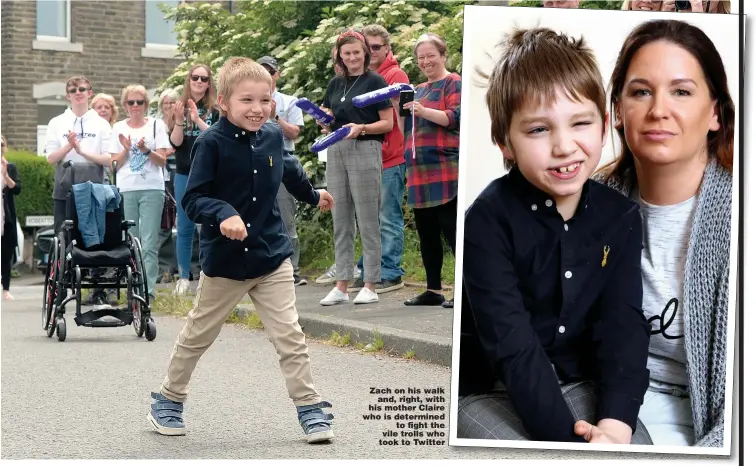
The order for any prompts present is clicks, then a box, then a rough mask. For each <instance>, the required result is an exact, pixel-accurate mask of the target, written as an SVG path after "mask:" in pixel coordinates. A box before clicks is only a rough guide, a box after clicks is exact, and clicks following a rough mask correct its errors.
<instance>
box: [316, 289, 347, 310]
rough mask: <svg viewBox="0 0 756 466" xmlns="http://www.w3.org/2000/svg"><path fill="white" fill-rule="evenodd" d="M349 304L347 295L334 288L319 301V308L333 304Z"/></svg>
mask: <svg viewBox="0 0 756 466" xmlns="http://www.w3.org/2000/svg"><path fill="white" fill-rule="evenodd" d="M348 302H349V294H347V293H344V292H342V291H341V290H340V289H338V288H336V287H335V286H334V287H333V289H332V290H331V292H330V293H328V296H326V297H325V298H323V299H321V300H320V305H321V306H333V305H335V304H344V303H348Z"/></svg>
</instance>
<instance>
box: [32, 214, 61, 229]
mask: <svg viewBox="0 0 756 466" xmlns="http://www.w3.org/2000/svg"><path fill="white" fill-rule="evenodd" d="M53 224H55V217H53V216H52V215H27V216H26V226H27V227H50V226H53Z"/></svg>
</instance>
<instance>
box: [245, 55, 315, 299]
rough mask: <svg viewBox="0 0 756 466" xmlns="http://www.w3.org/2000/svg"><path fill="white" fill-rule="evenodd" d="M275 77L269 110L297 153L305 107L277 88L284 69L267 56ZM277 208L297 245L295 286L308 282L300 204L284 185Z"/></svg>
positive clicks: (286, 143)
mask: <svg viewBox="0 0 756 466" xmlns="http://www.w3.org/2000/svg"><path fill="white" fill-rule="evenodd" d="M257 63H259V64H261V65H262V66H263V67H264V68H265V69H266V70H268V73H270V77H271V78H272V79H273V84H272V87H273V89H272V95H273V109H272V110H271V112H270V119H271V121H273V122H275V123H276V124H278V126H280V127H281V130H283V134H284V152H285V153H286V154H287V155H290V156H294V140H295V139H297V138H298V137H299V133H300V132H301V131H302V128H304V117H303V116H302V110H301V109H300V108H299V107H297V106H296V105H294V102H296V101H297V98H296V97H294V96H290V95H286V94H284V93H282V92H280V91H279V90H278V89H277V88H276V81H278V78H280V77H281V71H280V70H279V69H278V60H276V59H275V58H273V57H271V56H264V57H262V58H260V59H259V60H257ZM276 201H277V203H278V210H279V211H280V212H281V218H283V221H284V225H285V226H286V230H287V232H288V234H289V239H291V246H292V247H293V248H294V255H292V256H291V265H292V266H293V267H294V286H299V285H306V284H307V280H305V279H304V278H302V277H300V276H299V252H300V251H299V236H298V235H297V223H296V219H295V215H296V213H297V204H296V200H295V199H294V196H292V195H291V194H289V192H288V191H287V190H286V187H285V186H284V185H283V184H281V187H280V188H279V189H278V196H277V197H276Z"/></svg>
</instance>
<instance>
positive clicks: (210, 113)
mask: <svg viewBox="0 0 756 466" xmlns="http://www.w3.org/2000/svg"><path fill="white" fill-rule="evenodd" d="M217 103H218V97H217V93H216V90H215V83H214V82H213V73H212V70H211V69H210V67H209V66H207V65H203V64H197V65H194V66H192V67H191V68H190V69H189V72H188V73H187V74H186V80H185V81H184V93H183V95H182V96H181V100H179V101H178V102H176V104H175V105H174V106H173V123H174V126H173V130H172V131H171V135H170V141H171V145H172V146H173V148H174V149H175V150H176V152H175V155H176V175H175V177H174V179H173V189H174V190H175V193H176V195H175V198H176V211H177V212H178V216H177V222H176V230H177V231H176V258H177V259H178V267H179V280H178V282H177V283H176V288H175V289H174V294H177V295H183V294H186V293H187V292H188V291H189V268H190V266H191V259H192V247H193V245H192V242H193V240H194V231H195V225H194V223H192V222H191V221H190V220H189V218H188V217H187V216H186V212H184V208H183V207H182V206H181V200H182V199H183V198H184V193H185V192H186V182H187V179H188V177H189V168H190V167H191V163H192V161H191V157H190V155H191V150H192V145H193V144H194V141H195V140H196V139H197V137H199V135H200V134H201V133H202V132H203V131H205V130H206V129H207V128H208V127H210V126H212V125H213V124H214V123H215V122H217V121H218V120H219V119H220V112H219V111H218V108H217Z"/></svg>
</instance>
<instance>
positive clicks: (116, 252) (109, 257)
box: [68, 244, 131, 267]
mask: <svg viewBox="0 0 756 466" xmlns="http://www.w3.org/2000/svg"><path fill="white" fill-rule="evenodd" d="M68 252H70V253H71V257H72V259H73V263H74V264H75V265H80V266H84V267H119V266H126V265H129V263H130V260H131V250H129V246H128V245H127V244H121V245H118V246H116V247H114V248H112V249H99V248H96V249H93V250H87V249H82V248H79V247H77V246H72V245H69V247H68Z"/></svg>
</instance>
